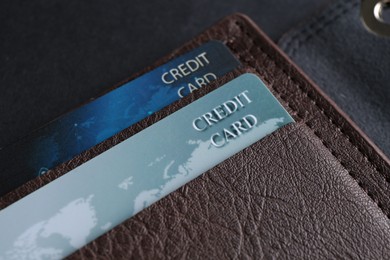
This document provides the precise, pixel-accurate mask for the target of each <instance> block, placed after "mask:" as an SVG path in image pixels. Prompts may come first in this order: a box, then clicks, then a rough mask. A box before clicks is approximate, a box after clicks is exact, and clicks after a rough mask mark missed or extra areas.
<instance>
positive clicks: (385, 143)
mask: <svg viewBox="0 0 390 260" xmlns="http://www.w3.org/2000/svg"><path fill="white" fill-rule="evenodd" d="M279 46H281V48H282V49H283V50H284V51H285V52H286V53H287V54H288V55H289V56H290V57H291V59H292V60H293V61H294V62H295V63H297V64H298V65H299V66H300V67H301V68H302V70H303V71H305V73H307V74H308V75H309V76H310V78H312V79H313V80H314V81H315V82H316V83H317V84H318V85H319V86H320V87H321V88H322V89H323V90H324V91H325V92H326V93H327V94H328V95H329V96H330V97H331V98H332V99H333V100H334V101H335V102H336V103H337V104H338V105H339V106H340V107H341V108H342V109H343V110H344V111H345V112H346V113H347V114H348V115H349V116H350V117H351V118H352V119H353V120H354V121H355V122H356V124H357V125H359V127H360V128H361V129H363V130H364V132H365V133H367V135H368V136H369V137H370V138H371V139H372V140H374V142H375V143H376V144H377V145H378V146H379V147H380V148H381V149H382V150H383V151H384V152H385V153H386V154H387V155H388V156H389V155H390V113H389V111H390V102H389V100H390V87H389V86H390V83H389V82H390V73H389V71H390V38H385V37H380V36H377V35H374V34H372V33H370V32H368V31H367V29H366V28H365V27H364V25H363V23H362V21H361V19H360V0H338V1H336V2H335V3H333V4H332V5H331V6H329V8H328V9H327V10H326V11H324V12H323V13H321V14H319V15H318V16H316V17H314V18H313V19H312V20H311V21H309V22H306V23H305V24H303V25H302V26H299V27H298V28H296V29H294V30H292V31H291V32H289V33H287V34H286V35H285V36H284V37H283V38H282V39H281V40H280V41H279Z"/></svg>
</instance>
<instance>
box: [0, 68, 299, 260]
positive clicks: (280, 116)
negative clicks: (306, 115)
mask: <svg viewBox="0 0 390 260" xmlns="http://www.w3.org/2000/svg"><path fill="white" fill-rule="evenodd" d="M293 121H294V120H293V119H292V118H291V116H290V115H289V114H288V113H287V112H286V110H285V109H284V108H283V107H282V106H281V105H280V103H279V102H278V101H277V100H276V98H275V97H274V96H273V95H272V94H271V92H270V91H269V90H268V89H267V88H266V86H265V85H264V83H263V82H262V81H261V80H260V79H259V78H258V77H257V76H256V75H254V74H244V75H241V76H240V77H238V78H236V79H234V80H232V81H230V82H229V83H227V84H225V85H224V86H222V87H220V88H218V89H216V90H214V91H212V92H210V93H209V94H207V95H205V96H204V97H202V98H200V99H198V100H196V101H194V102H193V103H191V104H189V105H187V106H186V107H184V108H182V109H180V110H178V111H177V112H175V113H173V114H171V115H169V116H168V117H166V118H164V119H162V120H160V121H159V122H157V123H155V124H153V125H151V126H150V127H148V128H146V129H144V130H143V131H141V132H139V133H138V134H135V135H133V136H132V137H130V138H128V139H127V140H125V141H123V142H122V143H120V144H118V145H116V146H114V147H112V148H111V149H109V150H107V151H105V152H103V153H102V154H100V155H98V156H97V157H95V158H93V159H92V160H90V161H88V162H86V163H84V164H82V165H81V166H79V167H77V168H75V169H74V170H72V171H70V172H69V173H68V174H65V175H63V176H61V177H60V178H58V179H56V180H54V181H52V182H51V183H49V184H47V185H46V186H43V187H42V188H40V189H39V190H37V191H35V192H33V193H31V194H30V195H28V196H26V197H24V198H22V199H21V200H19V201H17V202H15V203H14V204H12V205H10V206H9V207H7V208H5V209H3V210H2V211H0V230H1V232H0V258H1V257H4V258H6V259H8V258H11V259H14V258H15V259H24V258H27V257H29V256H37V257H38V258H50V259H51V258H62V257H65V256H67V255H69V254H71V253H72V252H74V251H75V250H77V249H78V248H80V247H82V246H84V245H85V244H86V243H88V242H90V241H92V240H94V239H95V238H97V237H98V236H100V235H102V234H103V233H105V232H107V231H108V230H110V229H112V228H113V227H115V226H116V225H118V224H120V223H122V222H123V221H124V220H126V219H128V218H130V217H131V216H133V215H135V214H137V213H138V212H140V211H141V210H142V209H144V208H145V207H148V206H149V205H151V204H152V203H154V202H156V201H157V200H159V199H161V198H163V197H164V196H166V195H168V194H169V193H171V192H172V191H174V190H176V189H178V188H179V187H181V186H182V185H184V184H186V183H187V182H189V181H191V180H192V179H194V178H196V177H197V176H199V175H201V174H202V173H203V172H205V171H207V170H209V169H211V168H212V167H214V166H216V165H217V164H218V163H221V162H222V161H224V160H225V159H227V158H229V157H231V156H232V155H234V154H236V153H237V152H239V151H241V150H243V149H244V148H246V147H248V146H250V145H251V144H253V143H255V142H257V141H258V140H260V139H262V138H263V137H265V136H266V135H268V134H270V133H272V132H274V131H275V130H277V129H278V128H280V127H282V126H284V125H286V124H288V123H291V122H293ZM259 160H261V158H259ZM26 212H28V216H26Z"/></svg>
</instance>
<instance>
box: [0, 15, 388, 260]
mask: <svg viewBox="0 0 390 260" xmlns="http://www.w3.org/2000/svg"><path fill="white" fill-rule="evenodd" d="M209 40H218V41H221V42H223V43H224V44H226V46H228V48H229V49H230V50H231V51H232V53H233V54H234V55H235V56H236V57H237V58H238V59H239V60H240V62H241V64H242V66H241V68H239V69H236V70H235V71H233V72H231V73H228V74H227V75H225V76H224V77H222V78H219V79H218V80H216V81H215V82H213V83H212V84H210V85H209V86H206V87H202V88H201V89H199V90H197V91H195V92H194V93H193V94H192V95H190V96H187V97H185V98H183V99H181V100H179V101H177V102H175V103H173V104H172V105H170V106H168V107H166V108H164V109H163V110H161V111H159V112H157V113H155V114H153V115H152V116H150V117H148V118H146V119H144V120H142V121H141V122H139V123H137V124H135V125H133V126H131V127H129V128H127V129H125V130H124V131H122V132H120V133H119V134H117V135H115V136H113V137H112V138H110V139H108V140H106V141H104V142H103V143H101V144H99V145H97V146H95V147H93V148H92V149H90V150H88V151H87V152H84V153H82V154H81V155H79V156H77V157H75V158H74V159H72V160H70V161H69V162H67V163H64V164H62V165H60V166H58V167H57V168H55V169H53V170H51V171H49V172H48V173H46V174H45V175H43V176H40V177H39V178H37V179H35V180H33V181H30V182H29V183H27V184H25V185H23V186H21V187H19V188H18V189H16V190H15V191H13V192H11V193H9V194H7V195H6V196H3V197H2V198H1V199H0V208H4V207H6V206H7V205H9V204H11V203H12V202H14V201H16V200H18V199H20V198H21V197H23V196H25V195H26V194H29V193H31V192H32V191H34V190H36V189H38V188H39V187H41V186H43V185H45V184H46V183H48V182H50V181H51V180H53V179H55V178H57V177H59V176H61V175H62V174H65V173H66V172H68V171H69V170H71V169H73V168H75V167H77V166H78V165H80V164H82V163H83V162H85V161H88V160H89V159H91V158H93V157H95V156H96V155H98V154H100V153H102V152H104V151H105V150H107V149H109V148H110V147H112V146H114V145H116V144H118V143H120V142H121V141H123V140H125V139H127V138H129V137H130V136H132V135H134V134H136V133H138V132H140V131H142V129H144V128H146V127H148V126H150V125H152V124H153V123H155V122H157V121H159V120H160V119H162V118H164V117H166V116H168V115H169V114H171V113H173V112H175V111H177V110H179V109H180V108H182V107H184V106H185V105H187V104H189V103H190V102H192V101H194V100H195V99H199V98H201V97H202V96H204V95H206V94H207V93H208V92H210V91H212V90H213V89H215V88H217V87H219V86H221V85H223V84H224V83H226V82H229V81H230V80H232V79H234V78H235V77H237V76H239V75H240V74H243V73H246V72H250V73H254V74H257V75H258V76H259V77H260V78H261V79H262V80H263V81H264V83H265V84H266V85H267V87H268V88H269V89H270V90H271V92H272V93H273V94H274V95H275V97H276V98H277V99H278V100H279V101H280V103H281V104H282V105H283V106H284V107H285V108H286V110H287V111H288V112H289V113H290V114H291V115H292V116H293V118H294V119H295V121H296V123H292V124H289V125H287V126H285V127H283V128H280V129H278V130H277V131H275V132H274V133H272V134H271V135H269V136H267V137H265V138H264V139H262V140H260V141H258V142H256V143H255V144H253V145H251V146H249V147H248V148H246V149H244V150H243V151H241V152H239V153H237V154H235V155H234V156H232V157H230V158H229V159H227V160H225V161H223V162H222V163H220V164H218V165H217V166H216V167H214V168H212V169H210V170H209V171H207V172H205V173H204V174H203V175H201V176H200V177H198V178H196V179H195V180H193V181H191V182H189V183H187V184H186V185H184V186H183V187H182V188H180V189H178V190H176V191H175V192H173V193H171V194H170V195H168V196H167V197H165V198H163V199H162V200H160V201H158V202H157V203H155V204H153V205H152V206H150V207H148V208H147V209H145V210H143V211H142V212H140V213H139V214H137V215H136V216H134V217H132V218H130V219H128V220H127V221H125V222H123V223H122V224H120V225H119V226H117V227H115V228H113V229H112V230H111V231H109V232H107V233H106V234H105V235H103V236H101V237H99V238H98V239H96V240H95V241H93V242H92V243H90V244H88V245H86V246H85V247H83V248H81V249H80V250H78V251H77V252H75V253H74V254H73V255H71V256H70V258H75V259H90V258H94V259H106V258H109V259H118V258H126V259H128V258H134V259H139V258H146V259H159V258H191V259H192V258H199V259H221V258H222V259H224V258H274V257H275V258H276V257H279V258H298V259H305V258H365V259H372V258H374V259H377V258H388V257H390V250H389V249H390V225H389V224H390V222H389V216H390V201H389V198H390V196H389V191H388V190H389V186H390V184H389V180H390V167H389V160H388V159H387V158H386V157H385V156H384V155H383V154H382V153H381V152H380V151H379V150H378V149H377V147H376V146H375V145H374V144H373V143H372V142H371V141H370V140H369V139H368V138H367V137H366V136H365V135H364V134H363V133H362V132H361V131H360V130H359V128H357V127H356V125H355V124H354V123H353V122H352V121H351V120H350V119H349V118H348V117H347V116H346V115H345V114H344V113H343V112H342V111H341V110H340V109H339V108H338V107H337V106H336V105H335V104H334V103H333V102H332V101H331V100H330V99H329V98H328V97H327V96H326V95H325V94H324V93H323V92H322V91H321V90H320V89H319V88H318V87H317V86H316V85H315V84H313V82H312V81H311V80H310V79H308V78H307V77H306V76H305V75H304V74H303V73H302V72H301V71H300V70H299V69H298V68H297V67H296V66H295V65H294V64H293V63H292V62H291V61H290V60H289V59H288V58H287V56H286V55H285V54H283V53H282V52H281V51H280V50H279V48H278V47H277V46H276V45H275V44H274V43H273V42H272V41H271V40H269V39H268V37H267V36H266V35H265V34H264V33H263V32H261V31H260V30H259V28H257V26H256V25H255V24H254V23H253V22H252V21H251V20H250V19H249V18H247V17H245V16H243V15H240V14H236V15H232V16H229V17H226V18H225V19H223V20H222V21H220V22H218V23H217V24H215V25H214V26H212V27H211V28H209V29H208V30H206V31H205V32H204V33H202V34H201V35H199V36H198V37H196V38H194V39H193V40H192V41H191V42H189V43H187V44H185V45H184V46H183V47H181V48H179V49H177V50H175V51H173V52H172V53H171V54H170V55H168V56H166V57H165V58H163V59H161V60H160V61H158V62H157V63H156V64H155V65H154V66H151V67H150V68H147V69H146V70H145V71H148V70H151V69H152V68H154V67H155V66H158V65H160V64H163V63H165V62H167V61H168V60H170V59H172V58H174V57H176V56H177V55H179V54H181V53H184V52H186V51H188V50H190V49H193V48H195V47H197V46H199V45H200V44H202V43H205V42H207V41H209ZM145 71H144V72H145Z"/></svg>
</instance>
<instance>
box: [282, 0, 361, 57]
mask: <svg viewBox="0 0 390 260" xmlns="http://www.w3.org/2000/svg"><path fill="white" fill-rule="evenodd" d="M351 3H352V0H349V1H341V2H339V3H337V4H335V5H334V6H333V7H332V8H331V9H329V10H328V11H327V12H326V13H325V14H323V15H321V16H320V17H319V18H318V19H316V20H315V21H313V22H312V23H310V24H309V25H307V26H305V27H303V28H302V29H301V30H300V31H298V32H297V33H296V34H295V35H293V36H291V38H290V39H289V40H288V41H287V42H286V43H285V47H283V49H284V50H285V51H286V52H287V53H288V55H289V56H291V57H294V56H295V54H296V52H297V50H298V49H299V48H300V47H302V46H303V45H304V44H305V43H306V42H307V41H309V40H310V39H312V38H313V36H314V35H319V34H320V33H321V32H322V31H323V30H324V29H325V28H326V27H328V26H329V25H331V24H332V23H334V22H336V21H337V20H338V19H339V18H341V17H342V16H343V15H344V14H346V13H348V12H349V11H351V10H352V9H353V8H354V7H356V6H357V5H358V4H359V2H358V1H354V3H353V4H351ZM350 4H351V5H350ZM313 30H314V32H313ZM294 42H296V45H293V46H292V48H291V49H289V48H290V47H291V45H292V44H293V43H294Z"/></svg>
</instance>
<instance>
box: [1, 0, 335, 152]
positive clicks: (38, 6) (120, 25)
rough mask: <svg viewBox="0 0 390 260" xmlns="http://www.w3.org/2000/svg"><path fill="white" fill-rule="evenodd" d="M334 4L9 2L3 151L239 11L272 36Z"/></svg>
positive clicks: (308, 0)
mask: <svg viewBox="0 0 390 260" xmlns="http://www.w3.org/2000/svg"><path fill="white" fill-rule="evenodd" d="M329 1H330V0H316V1H312V0H273V1H269V0H261V1H238V0H237V1H231V0H230V1H199V0H198V1H178V0H175V1H157V0H155V1H141V0H138V1H108V0H107V1H101V0H100V1H59V0H55V1H49V0H37V1H27V2H26V1H19V0H18V1H2V2H0V87H1V95H0V147H2V146H5V145H8V144H11V143H13V142H14V141H15V140H17V139H19V138H21V137H23V136H25V135H27V134H28V133H29V132H30V131H32V130H34V129H36V128H39V127H41V126H42V125H43V124H45V123H47V122H48V121H50V120H52V119H54V118H56V117H57V116H59V115H61V114H63V113H64V112H66V111H69V110H70V109H72V108H74V107H76V106H78V105H79V104H81V103H83V102H86V101H88V100H89V99H90V98H91V97H95V96H97V95H99V94H100V93H102V92H105V90H107V89H108V88H109V87H111V86H112V85H114V84H116V83H117V82H119V81H121V80H123V79H125V78H127V77H128V76H130V75H131V74H132V73H134V72H137V71H138V70H140V69H142V68H144V67H146V66H148V65H150V64H151V63H152V62H154V61H155V60H157V59H158V58H160V57H161V56H163V55H165V54H167V53H169V52H170V51H171V50H173V49H174V48H176V47H178V46H180V45H181V44H182V43H184V42H186V41H188V40H190V39H191V38H192V37H193V36H195V35H197V34H198V33H200V32H201V31H202V30H204V29H205V28H207V27H209V26H210V25H212V24H213V23H214V22H216V21H217V20H219V19H220V18H222V17H223V16H225V15H228V14H231V13H233V12H243V13H246V14H248V15H249V16H250V17H251V18H252V19H253V20H254V21H255V22H257V23H258V24H259V25H260V27H262V29H263V30H264V31H265V32H266V33H268V34H269V35H270V36H271V38H272V39H274V40H276V39H278V38H279V37H280V36H281V35H282V34H283V33H284V32H286V31H287V30H288V29H289V28H291V27H292V26H294V25H296V24H297V23H299V22H300V21H302V20H304V19H307V18H308V17H311V16H312V15H313V14H314V13H316V12H317V11H318V9H322V8H323V7H324V6H325V5H326V4H328V2H329Z"/></svg>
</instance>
